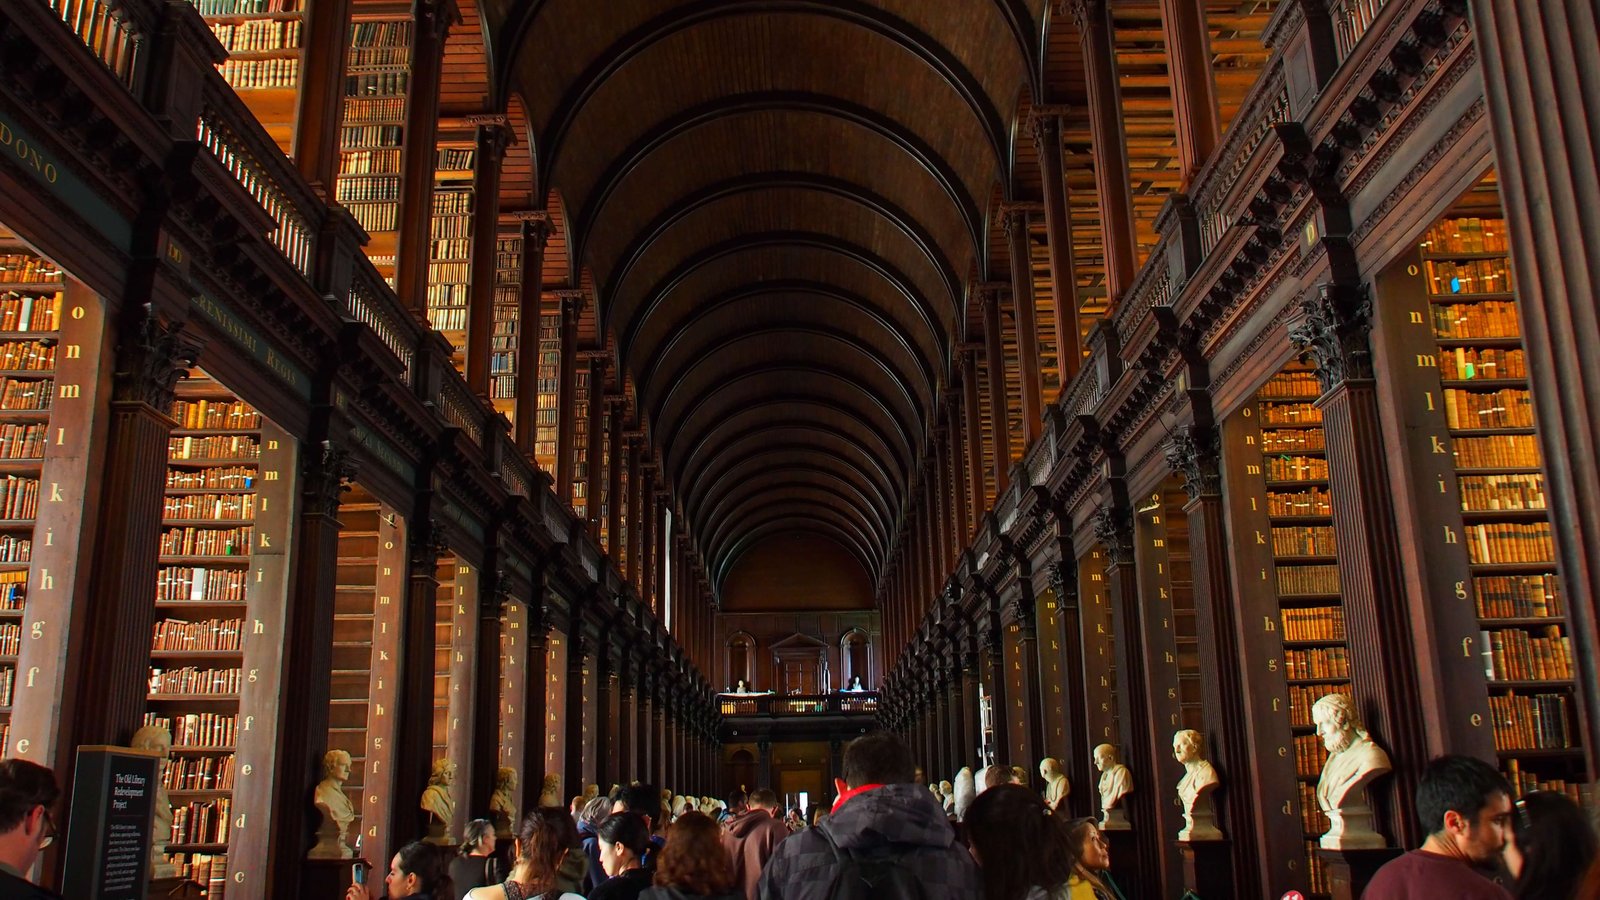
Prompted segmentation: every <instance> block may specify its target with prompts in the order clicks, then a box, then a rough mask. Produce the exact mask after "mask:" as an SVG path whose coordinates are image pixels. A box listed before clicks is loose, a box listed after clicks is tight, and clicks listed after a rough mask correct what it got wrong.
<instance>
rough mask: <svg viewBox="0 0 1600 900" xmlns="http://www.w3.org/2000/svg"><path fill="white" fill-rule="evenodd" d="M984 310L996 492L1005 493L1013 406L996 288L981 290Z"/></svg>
mask: <svg viewBox="0 0 1600 900" xmlns="http://www.w3.org/2000/svg"><path fill="white" fill-rule="evenodd" d="M978 305H979V307H980V308H981V309H982V312H983V358H984V370H985V372H986V374H987V376H988V380H989V426H990V427H991V428H992V429H993V434H992V435H991V436H992V437H993V438H994V460H993V462H994V485H995V487H994V493H995V496H996V497H999V496H1000V495H1001V494H1004V493H1005V492H1006V486H1007V485H1008V484H1009V483H1010V478H1011V475H1010V470H1011V405H1010V403H1009V402H1008V401H1007V399H1006V355H1005V349H1004V347H1003V345H1002V344H1001V343H1000V338H1001V332H1000V297H999V290H998V289H996V288H985V289H980V290H979V291H978Z"/></svg>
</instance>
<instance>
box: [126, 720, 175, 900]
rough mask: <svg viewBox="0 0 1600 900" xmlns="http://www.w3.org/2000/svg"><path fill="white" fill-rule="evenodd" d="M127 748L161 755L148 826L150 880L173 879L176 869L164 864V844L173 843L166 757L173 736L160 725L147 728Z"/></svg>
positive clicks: (165, 855) (137, 732) (135, 734)
mask: <svg viewBox="0 0 1600 900" xmlns="http://www.w3.org/2000/svg"><path fill="white" fill-rule="evenodd" d="M128 743H129V746H131V747H133V748H134V749H135V750H153V751H155V752H156V753H159V754H161V765H160V766H159V767H158V768H157V770H156V798H155V811H154V815H153V816H152V821H151V823H150V879H151V880H152V881H154V880H155V879H157V878H174V877H176V876H177V874H178V867H177V866H175V865H173V864H172V863H170V862H168V861H167V843H168V842H169V841H170V840H172V799H171V798H170V797H168V796H167V757H168V756H169V755H170V754H171V753H172V732H170V731H168V730H167V729H165V728H162V727H161V726H160V725H146V726H144V727H143V728H140V729H139V730H138V731H135V732H134V733H133V740H132V741H129V742H128Z"/></svg>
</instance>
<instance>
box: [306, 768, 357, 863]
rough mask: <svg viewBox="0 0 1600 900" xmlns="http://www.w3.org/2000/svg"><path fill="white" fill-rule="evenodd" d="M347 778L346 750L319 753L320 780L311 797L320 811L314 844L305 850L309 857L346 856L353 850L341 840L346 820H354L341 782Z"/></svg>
mask: <svg viewBox="0 0 1600 900" xmlns="http://www.w3.org/2000/svg"><path fill="white" fill-rule="evenodd" d="M349 780H350V754H348V753H346V752H344V751H343V750H329V751H328V752H327V753H324V754H323V755H322V781H321V782H319V783H318V784H317V790H316V794H315V796H314V797H313V798H312V801H313V802H314V803H315V804H316V806H317V812H319V813H322V824H321V825H319V826H318V827H317V844H316V846H314V847H312V848H311V852H310V853H309V854H308V856H310V857H311V858H312V859H349V858H351V857H352V856H354V855H355V854H354V853H353V852H352V851H351V849H350V845H349V844H347V843H345V835H346V834H347V833H348V832H349V831H350V823H351V822H354V821H355V820H356V811H355V808H354V807H352V806H351V805H350V798H349V797H348V796H346V795H345V792H344V783H345V782H346V781H349Z"/></svg>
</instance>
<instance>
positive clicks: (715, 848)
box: [639, 810, 744, 900]
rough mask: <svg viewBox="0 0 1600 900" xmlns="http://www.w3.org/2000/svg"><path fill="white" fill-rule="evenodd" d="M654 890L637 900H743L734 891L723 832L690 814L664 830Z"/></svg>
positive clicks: (708, 819) (698, 815) (703, 817)
mask: <svg viewBox="0 0 1600 900" xmlns="http://www.w3.org/2000/svg"><path fill="white" fill-rule="evenodd" d="M655 882H656V883H655V887H652V888H650V889H649V890H647V891H645V892H644V893H642V894H640V895H639V897H640V900H743V898H744V892H742V891H739V890H736V889H735V888H734V879H733V860H732V858H731V857H729V855H728V848H727V847H726V846H725V845H724V844H723V843H722V828H721V827H720V826H718V825H717V823H716V822H715V821H713V820H712V819H711V817H710V816H707V815H706V814H705V813H701V812H695V811H692V810H691V811H690V812H686V813H684V814H683V815H682V816H680V817H679V818H678V821H676V822H674V823H673V824H672V827H671V828H670V829H668V830H667V846H666V848H665V849H664V850H662V851H661V859H660V862H658V863H657V864H656V876H655Z"/></svg>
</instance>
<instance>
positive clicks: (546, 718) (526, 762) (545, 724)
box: [506, 578, 571, 815]
mask: <svg viewBox="0 0 1600 900" xmlns="http://www.w3.org/2000/svg"><path fill="white" fill-rule="evenodd" d="M542 581H543V579H542V578H538V579H535V581H534V592H533V603H532V604H531V605H529V607H528V609H527V613H526V615H525V616H524V619H525V622H524V625H523V628H524V631H525V632H526V642H527V643H526V647H527V650H526V651H525V653H524V659H523V667H522V672H521V675H522V684H523V689H522V706H523V714H522V716H521V717H520V718H521V720H522V722H523V726H524V729H525V731H526V733H525V734H523V735H522V736H521V741H522V746H521V750H522V752H521V754H520V755H519V756H518V758H517V762H516V763H514V764H515V765H516V766H517V770H518V773H519V775H520V777H521V779H522V784H521V789H522V803H521V806H520V807H519V811H520V812H521V813H522V814H524V815H526V814H527V812H528V811H529V810H531V809H533V808H534V807H535V806H537V805H538V803H539V794H540V793H541V792H542V791H543V790H544V778H545V776H546V775H547V774H549V773H550V772H551V771H552V769H551V767H550V766H549V765H547V764H546V762H545V754H546V752H547V751H546V748H545V744H546V743H547V741H546V733H547V731H548V730H549V728H550V709H549V706H548V698H547V694H546V687H545V682H546V681H547V680H548V679H549V677H550V670H549V665H550V639H551V634H550V627H551V622H550V619H549V617H548V616H547V615H546V614H545V611H544V609H543V607H544V604H545V591H546V590H547V589H546V588H545V586H544V585H543V584H541V583H540V582H542ZM517 718H518V717H516V716H508V717H507V722H506V726H507V727H508V728H509V727H511V725H512V723H513V722H515V721H516V719H517ZM557 737H558V739H559V738H560V737H564V735H558V736H557ZM555 774H557V775H564V774H565V773H562V772H556V773H555ZM563 786H564V787H566V788H568V789H570V788H571V785H570V784H566V783H565V782H564V783H563ZM568 796H570V791H569V792H568ZM560 799H561V801H562V802H565V801H566V800H567V797H566V796H563V797H561V798H560Z"/></svg>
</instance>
